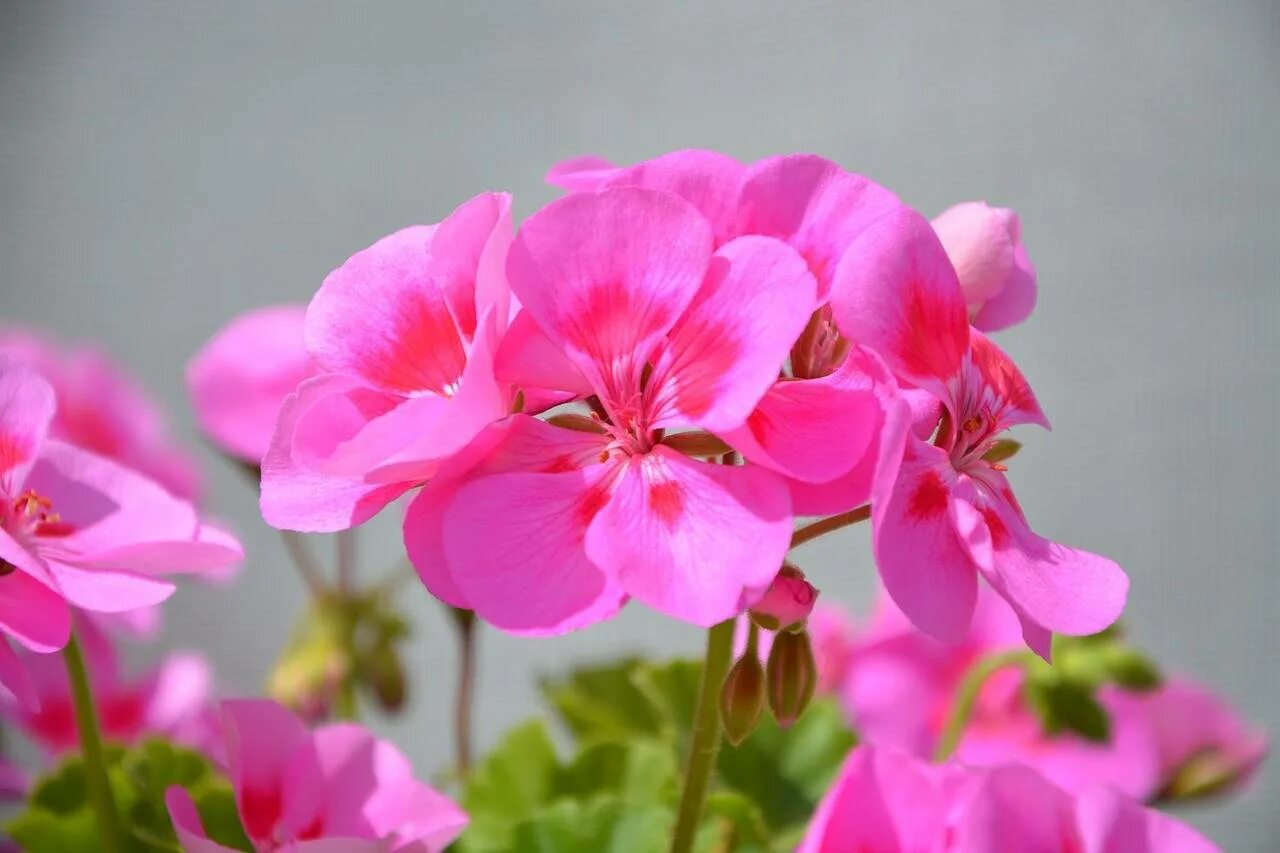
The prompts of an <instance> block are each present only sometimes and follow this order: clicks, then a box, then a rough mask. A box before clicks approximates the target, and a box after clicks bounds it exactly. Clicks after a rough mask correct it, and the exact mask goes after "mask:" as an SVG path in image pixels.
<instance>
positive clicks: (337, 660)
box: [267, 603, 351, 721]
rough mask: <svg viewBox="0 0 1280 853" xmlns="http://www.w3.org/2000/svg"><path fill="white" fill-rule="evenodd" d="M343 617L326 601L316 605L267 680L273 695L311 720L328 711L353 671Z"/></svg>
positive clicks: (278, 700)
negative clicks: (344, 637) (343, 639)
mask: <svg viewBox="0 0 1280 853" xmlns="http://www.w3.org/2000/svg"><path fill="white" fill-rule="evenodd" d="M341 618H342V616H341V613H340V612H339V611H338V610H337V609H336V608H334V607H332V606H331V605H328V604H326V603H318V604H317V605H316V606H315V607H313V608H312V610H311V611H309V612H308V613H307V614H306V615H305V616H304V617H303V618H302V620H301V621H300V622H299V623H298V626H297V628H295V629H294V633H293V637H292V638H291V639H290V641H289V645H288V646H287V647H286V648H285V650H284V653H283V654H282V655H281V656H280V659H279V660H278V661H276V664H275V666H274V667H273V668H272V670H271V675H270V678H269V680H268V682H267V693H268V694H269V695H270V696H271V698H273V699H275V700H276V701H277V702H280V703H281V704H282V705H285V706H286V707H289V708H291V709H293V710H294V711H295V712H297V713H298V714H299V715H301V716H302V717H304V718H306V719H307V720H310V721H314V720H319V719H322V718H323V717H325V716H327V715H328V713H329V709H330V707H331V706H332V703H333V700H334V697H335V696H336V695H337V693H338V690H339V688H340V687H341V686H342V684H343V682H344V681H346V679H347V678H349V677H350V675H351V660H350V658H349V657H348V654H347V651H346V649H345V648H344V646H343V642H342V636H343V634H342V622H341Z"/></svg>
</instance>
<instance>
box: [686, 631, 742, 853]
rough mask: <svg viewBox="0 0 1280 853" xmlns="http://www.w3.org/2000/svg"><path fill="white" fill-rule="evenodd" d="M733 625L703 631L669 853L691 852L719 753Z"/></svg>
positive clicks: (731, 652)
mask: <svg viewBox="0 0 1280 853" xmlns="http://www.w3.org/2000/svg"><path fill="white" fill-rule="evenodd" d="M733 622H734V620H732V619H726V620H725V621H723V622H721V623H720V624H718V625H714V626H712V627H711V629H710V630H709V631H708V632H707V654H706V659H705V661H704V662H703V665H702V682H701V685H700V686H699V688H698V707H697V710H695V711H694V718H693V737H692V738H691V740H690V745H689V760H688V763H687V765H686V766H685V774H684V787H683V789H682V791H681V793H680V811H679V813H678V814H677V815H676V828H675V833H674V834H673V836H672V838H671V853H689V851H690V850H692V849H693V841H694V836H695V835H696V834H697V831H698V822H699V820H700V819H701V817H702V806H703V803H704V802H705V801H706V797H707V786H708V784H709V783H710V780H711V769H712V767H714V766H715V762H716V754H717V753H718V752H719V750H720V690H721V687H722V685H723V684H724V679H725V676H726V675H727V674H728V672H729V661H730V658H732V656H733Z"/></svg>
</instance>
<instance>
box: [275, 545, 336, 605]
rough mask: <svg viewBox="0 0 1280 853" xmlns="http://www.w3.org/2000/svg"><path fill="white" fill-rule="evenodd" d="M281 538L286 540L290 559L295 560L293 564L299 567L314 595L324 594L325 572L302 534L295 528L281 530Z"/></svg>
mask: <svg viewBox="0 0 1280 853" xmlns="http://www.w3.org/2000/svg"><path fill="white" fill-rule="evenodd" d="M280 538H281V539H283V540H284V548H285V550H286V551H288V552H289V559H291V560H293V564H294V565H295V566H297V567H298V574H300V575H301V576H302V581H303V583H305V584H306V585H307V589H308V590H309V591H310V592H311V595H312V597H313V598H319V597H320V596H322V595H324V592H325V582H324V573H323V572H321V570H320V564H319V563H317V562H316V558H315V555H314V554H312V553H311V549H310V548H308V547H307V542H306V540H305V539H303V537H302V534H300V533H297V532H295V531H293V530H281V531H280Z"/></svg>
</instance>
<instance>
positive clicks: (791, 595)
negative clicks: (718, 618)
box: [750, 565, 818, 631]
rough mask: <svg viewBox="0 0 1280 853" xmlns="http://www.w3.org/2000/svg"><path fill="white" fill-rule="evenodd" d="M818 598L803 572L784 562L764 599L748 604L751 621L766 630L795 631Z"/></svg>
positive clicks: (810, 611) (802, 623) (816, 592)
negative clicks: (749, 605) (751, 604)
mask: <svg viewBox="0 0 1280 853" xmlns="http://www.w3.org/2000/svg"><path fill="white" fill-rule="evenodd" d="M817 600H818V590H817V589H815V588H814V586H813V584H811V583H809V582H808V581H807V580H805V577H804V572H802V571H800V570H799V569H797V568H796V567H795V566H791V565H784V566H783V567H782V569H781V571H779V572H778V576H777V577H775V578H774V579H773V583H771V584H769V589H768V591H767V592H765V594H764V598H761V599H760V600H759V601H757V602H756V603H755V604H754V605H753V606H752V607H751V610H750V615H751V620H752V621H753V622H755V623H756V624H757V625H759V626H760V627H761V628H764V629H765V630H766V631H794V630H796V629H798V628H800V627H802V626H803V625H804V621H805V620H806V619H808V618H809V614H810V613H812V612H813V605H814V602H816V601H817Z"/></svg>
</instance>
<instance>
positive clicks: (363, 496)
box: [260, 375, 412, 532]
mask: <svg viewBox="0 0 1280 853" xmlns="http://www.w3.org/2000/svg"><path fill="white" fill-rule="evenodd" d="M362 388H363V386H361V385H360V383H359V382H357V381H356V380H355V379H352V378H350V377H346V376H336V375H329V376H317V377H315V378H314V379H309V380H307V381H306V382H304V383H302V385H300V386H299V387H298V390H297V392H296V393H294V394H293V395H291V396H290V397H289V398H288V399H287V400H286V401H285V405H284V408H283V409H282V410H281V412H280V420H279V422H278V423H277V424H276V431H275V434H274V435H273V436H272V438H271V447H270V449H269V450H268V451H267V455H266V456H265V457H263V460H262V496H261V500H260V508H261V510H262V517H263V518H264V519H265V520H266V522H267V523H268V524H270V525H271V526H273V527H279V528H282V529H285V530H306V531H311V532H326V531H334V530H346V529H347V528H350V527H354V526H356V525H358V524H363V523H364V522H366V521H368V520H369V519H370V518H372V517H373V516H374V515H375V514H377V512H378V511H379V510H381V509H382V508H383V507H384V506H386V505H387V504H388V503H390V502H391V501H393V500H395V499H396V498H398V497H399V496H400V495H401V494H403V493H404V491H405V489H407V488H409V486H410V485H412V484H410V483H391V484H386V485H383V484H369V483H365V482H363V481H361V480H359V479H353V478H344V477H337V476H331V475H327V474H324V473H320V472H316V471H311V470H307V469H305V468H303V467H302V466H300V465H299V464H298V463H297V462H296V461H295V459H294V457H293V438H294V432H295V429H296V428H297V426H298V423H299V421H300V420H301V419H303V418H304V417H306V416H308V415H310V414H311V413H312V410H313V409H314V410H315V415H314V417H315V418H316V420H315V421H314V423H323V414H322V412H329V413H334V412H340V411H343V410H344V408H343V407H345V406H348V405H354V404H353V403H350V402H348V403H343V402H342V401H341V400H339V399H335V398H345V399H347V400H348V401H350V400H351V399H352V398H353V395H355V399H356V400H357V401H358V399H359V394H360V389H362ZM320 407H323V408H320Z"/></svg>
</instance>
